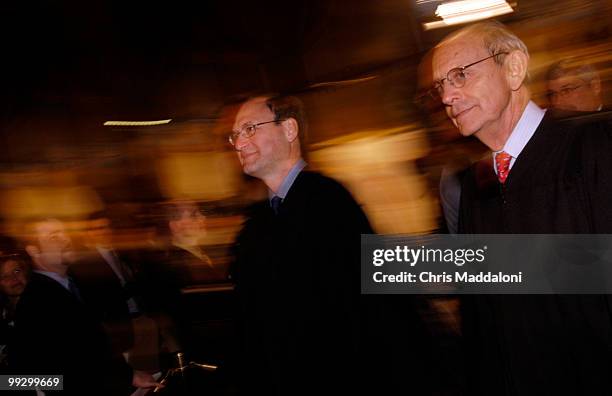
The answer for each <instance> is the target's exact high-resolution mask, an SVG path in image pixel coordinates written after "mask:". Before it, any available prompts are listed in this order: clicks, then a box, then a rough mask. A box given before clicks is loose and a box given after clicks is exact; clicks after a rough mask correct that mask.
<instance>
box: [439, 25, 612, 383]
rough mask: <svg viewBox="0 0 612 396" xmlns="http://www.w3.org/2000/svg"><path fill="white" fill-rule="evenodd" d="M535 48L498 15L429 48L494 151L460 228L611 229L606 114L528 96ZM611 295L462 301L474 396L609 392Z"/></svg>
mask: <svg viewBox="0 0 612 396" xmlns="http://www.w3.org/2000/svg"><path fill="white" fill-rule="evenodd" d="M528 62H529V53H528V51H527V47H526V46H525V44H524V43H523V42H522V41H521V40H520V39H519V38H518V37H517V36H516V35H515V34H513V33H512V32H510V31H509V30H508V29H507V28H506V27H504V26H503V25H502V24H500V23H496V22H485V23H479V24H475V25H471V26H468V27H466V28H464V29H461V30H459V31H458V32H455V33H453V34H451V35H450V36H448V37H447V38H445V39H444V40H443V41H442V42H441V43H440V44H439V45H438V46H437V47H436V48H435V49H434V56H433V76H434V82H433V88H432V90H433V91H432V92H433V94H435V95H438V97H439V99H440V100H441V101H442V103H443V105H444V106H445V108H446V112H447V114H448V116H449V117H450V119H451V120H452V122H453V123H454V124H455V126H456V127H457V128H458V130H459V132H460V133H461V134H462V135H464V136H470V135H474V136H476V137H477V138H478V139H480V140H481V141H482V142H483V143H484V144H485V145H487V146H488V147H489V148H490V149H491V151H492V153H491V155H490V156H488V158H487V159H485V160H483V161H480V162H478V163H476V164H474V165H473V166H472V167H471V169H469V170H468V172H467V174H466V176H465V177H464V179H463V182H462V190H461V209H460V215H459V217H460V218H459V232H462V233H474V234H487V233H491V234H505V233H509V234H512V233H514V234H520V233H542V234H545V233H562V234H574V233H610V232H612V210H611V207H612V206H611V205H610V202H611V200H612V176H610V172H609V170H610V169H612V139H611V137H610V125H609V123H608V122H599V123H591V124H587V123H583V124H581V125H577V124H576V122H577V121H576V120H572V121H564V122H556V121H554V120H552V117H550V115H549V114H546V113H545V111H544V110H542V109H540V108H539V107H538V106H537V105H536V104H535V103H533V102H532V101H531V100H530V93H529V89H528V87H527V85H526V77H527V70H528ZM610 308H611V307H610V304H609V301H608V299H607V298H605V297H604V296H598V295H591V296H576V295H573V296H567V295H566V296H554V295H552V296H551V295H549V296H526V295H521V296H516V295H515V296H512V295H496V296H493V295H492V296H478V297H477V298H473V299H471V300H468V299H466V300H465V301H464V305H463V311H464V313H465V316H464V320H463V323H464V327H465V328H464V335H465V336H466V340H467V341H468V348H467V351H468V352H469V354H468V356H469V357H470V358H471V361H470V363H469V364H470V366H469V367H470V372H471V373H472V374H473V377H472V378H471V381H470V384H471V389H470V391H469V392H468V393H469V394H470V395H478V394H483V395H484V394H486V395H490V394H496V395H535V394H590V395H599V394H605V393H606V392H608V391H609V389H610V388H611V385H612V384H611V382H610V379H609V378H610V376H609V373H610V372H611V370H612V364H611V363H610V362H612V354H611V353H610V349H609V345H611V344H612V336H611V334H612V322H611V320H610V315H609V312H610Z"/></svg>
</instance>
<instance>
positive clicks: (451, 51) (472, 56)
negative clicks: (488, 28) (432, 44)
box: [433, 36, 487, 78]
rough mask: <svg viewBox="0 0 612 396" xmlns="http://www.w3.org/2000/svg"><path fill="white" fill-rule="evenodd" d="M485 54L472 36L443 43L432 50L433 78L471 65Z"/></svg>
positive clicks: (476, 39) (480, 44)
mask: <svg viewBox="0 0 612 396" xmlns="http://www.w3.org/2000/svg"><path fill="white" fill-rule="evenodd" d="M486 54H487V52H486V49H485V48H484V45H482V42H481V40H478V38H477V37H474V36H461V37H458V38H455V39H452V40H449V41H447V42H444V43H442V44H440V45H438V47H436V49H435V50H434V54H433V71H434V78H438V77H440V76H439V75H438V74H446V73H447V72H448V71H449V70H450V69H453V68H456V67H461V66H465V65H466V64H469V63H472V62H474V61H476V60H478V59H479V57H480V56H486ZM442 77H444V76H442Z"/></svg>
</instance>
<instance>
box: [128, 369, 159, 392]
mask: <svg viewBox="0 0 612 396" xmlns="http://www.w3.org/2000/svg"><path fill="white" fill-rule="evenodd" d="M132 385H133V386H135V387H136V388H153V387H155V386H159V385H160V384H159V382H156V381H155V378H153V376H152V375H151V374H149V373H147V372H146V371H140V370H134V376H133V377H132Z"/></svg>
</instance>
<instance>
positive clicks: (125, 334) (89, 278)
mask: <svg viewBox="0 0 612 396" xmlns="http://www.w3.org/2000/svg"><path fill="white" fill-rule="evenodd" d="M70 274H71V276H72V277H73V278H74V279H75V280H76V281H77V283H78V285H79V290H80V292H81V296H82V297H83V300H84V301H85V304H86V305H87V306H88V309H89V311H90V312H91V313H92V314H93V315H94V316H95V318H96V319H97V320H98V321H100V322H102V324H103V325H104V328H105V329H106V331H107V334H108V336H109V338H110V339H111V343H112V347H113V351H114V352H115V353H123V352H126V351H128V350H129V349H130V348H131V347H132V346H133V344H134V331H133V328H132V322H131V317H130V313H129V310H128V306H127V300H128V299H129V298H130V297H131V296H130V294H129V293H128V291H127V290H126V289H124V288H123V286H122V285H121V281H120V280H119V278H118V277H117V275H116V274H115V272H114V271H113V269H112V268H111V267H110V265H109V264H108V263H107V262H106V261H105V260H104V258H103V257H102V256H101V255H100V253H98V251H95V250H94V251H88V252H86V253H85V254H83V255H82V256H81V258H80V260H78V262H77V263H75V264H73V265H71V266H70Z"/></svg>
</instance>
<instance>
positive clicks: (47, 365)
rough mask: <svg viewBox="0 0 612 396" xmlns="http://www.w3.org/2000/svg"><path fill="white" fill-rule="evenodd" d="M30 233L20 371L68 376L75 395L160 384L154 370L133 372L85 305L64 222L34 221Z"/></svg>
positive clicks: (19, 314) (17, 353)
mask: <svg viewBox="0 0 612 396" xmlns="http://www.w3.org/2000/svg"><path fill="white" fill-rule="evenodd" d="M24 236H25V244H26V251H27V252H28V254H29V255H30V257H31V258H32V262H33V269H34V270H33V273H32V276H31V278H30V281H29V282H28V284H27V286H26V288H25V290H24V292H23V294H22V295H21V298H20V300H19V303H18V304H17V310H16V314H15V325H16V330H17V331H16V334H17V336H16V339H15V347H14V357H15V369H16V370H17V372H19V373H23V374H42V373H49V374H50V373H54V374H62V375H63V376H64V394H69V395H128V394H130V393H131V391H132V386H135V387H142V388H150V387H153V386H156V385H157V384H156V382H155V381H154V379H153V377H152V376H151V375H150V374H147V373H144V372H139V371H134V370H132V369H131V368H130V366H129V365H128V364H127V363H126V362H125V360H124V357H123V356H122V355H120V354H118V353H116V352H114V351H113V350H112V348H111V342H110V340H109V338H108V335H107V334H106V332H105V330H104V327H103V325H102V323H101V322H100V321H99V320H98V319H97V318H96V317H95V314H94V313H92V310H91V309H90V308H89V307H87V306H86V305H85V302H84V300H83V297H82V295H81V292H80V290H79V287H78V285H77V284H76V282H75V281H74V279H72V278H71V277H70V276H69V275H68V268H69V266H70V265H71V264H72V263H73V262H74V257H75V256H74V251H73V246H72V242H71V238H70V237H69V236H68V234H67V233H66V230H65V227H64V225H63V223H62V222H61V221H59V220H57V219H51V218H49V219H41V220H33V221H32V222H30V223H29V224H28V225H27V227H26V232H25V235H24Z"/></svg>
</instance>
